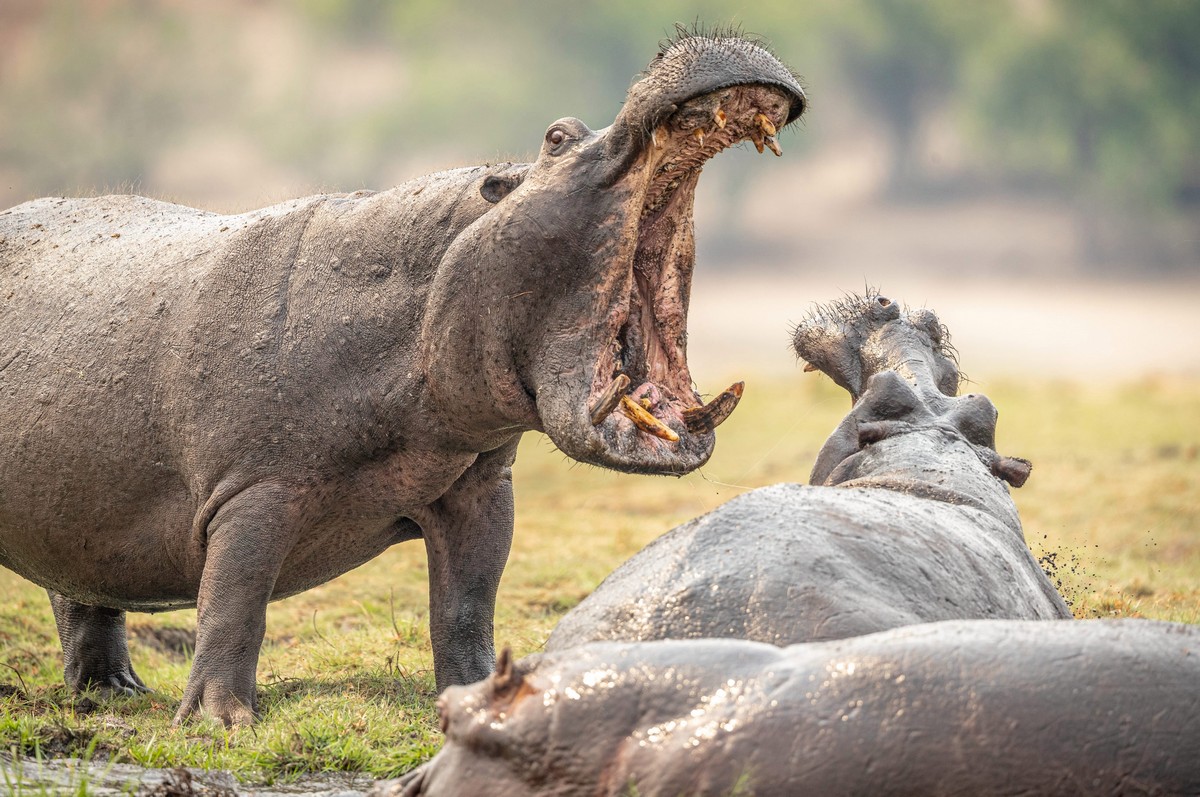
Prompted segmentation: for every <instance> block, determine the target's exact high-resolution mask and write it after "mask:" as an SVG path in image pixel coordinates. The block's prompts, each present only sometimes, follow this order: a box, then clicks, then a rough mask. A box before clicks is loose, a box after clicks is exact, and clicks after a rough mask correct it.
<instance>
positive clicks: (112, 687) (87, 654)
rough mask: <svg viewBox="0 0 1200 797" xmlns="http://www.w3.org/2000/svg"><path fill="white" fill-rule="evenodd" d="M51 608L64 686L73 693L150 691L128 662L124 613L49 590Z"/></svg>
mask: <svg viewBox="0 0 1200 797" xmlns="http://www.w3.org/2000/svg"><path fill="white" fill-rule="evenodd" d="M50 607H51V608H52V609H53V610H54V622H55V624H56V625H57V626H58V638H59V641H60V642H61V643H62V649H63V678H64V680H65V681H66V683H67V686H69V687H70V688H71V689H73V690H74V691H76V692H82V691H84V690H86V689H96V690H98V691H100V692H102V693H107V694H115V695H123V696H126V697H132V696H134V695H139V694H142V693H143V692H149V691H150V689H149V688H148V687H147V686H146V685H145V684H144V683H142V679H141V678H139V677H138V675H137V673H135V672H134V671H133V665H132V664H130V663H129V645H128V643H127V641H126V636H125V612H123V611H120V610H119V609H107V608H105V607H103V606H87V605H85V604H82V603H78V602H76V601H73V600H71V599H70V598H67V597H65V596H63V595H59V594H58V593H57V592H51V593H50Z"/></svg>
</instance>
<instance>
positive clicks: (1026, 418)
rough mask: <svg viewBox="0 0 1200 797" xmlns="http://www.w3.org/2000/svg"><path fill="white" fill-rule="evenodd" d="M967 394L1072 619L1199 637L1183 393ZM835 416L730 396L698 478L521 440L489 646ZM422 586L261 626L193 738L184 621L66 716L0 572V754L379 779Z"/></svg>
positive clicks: (394, 748) (417, 579)
mask: <svg viewBox="0 0 1200 797" xmlns="http://www.w3.org/2000/svg"><path fill="white" fill-rule="evenodd" d="M971 389H975V390H982V391H984V392H986V393H987V394H988V395H989V396H991V397H992V399H993V400H994V401H995V402H996V404H997V405H998V406H999V407H1000V409H1001V421H1000V430H999V448H1000V450H1001V452H1002V453H1005V454H1011V455H1016V456H1024V457H1027V458H1029V459H1031V460H1033V462H1034V472H1033V476H1032V477H1031V478H1030V480H1029V483H1028V484H1027V485H1026V486H1025V487H1024V488H1023V489H1021V490H1018V491H1015V497H1016V499H1017V503H1018V505H1019V507H1020V509H1021V513H1022V517H1023V520H1024V523H1025V532H1026V537H1027V538H1028V539H1029V541H1030V545H1031V547H1032V548H1033V549H1034V551H1035V553H1037V554H1038V555H1039V556H1040V557H1042V558H1043V561H1044V563H1045V566H1046V568H1047V569H1048V570H1049V571H1050V572H1051V574H1052V576H1053V577H1054V578H1055V579H1056V580H1057V581H1058V582H1059V583H1060V588H1061V590H1062V592H1063V593H1064V595H1066V596H1067V598H1068V599H1069V600H1070V601H1071V603H1072V605H1073V607H1074V610H1075V613H1076V615H1077V616H1079V617H1101V616H1103V617H1123V616H1134V617H1150V618H1159V619H1168V620H1177V621H1182V622H1189V623H1200V588H1198V586H1197V585H1200V533H1198V532H1200V522H1198V521H1200V455H1198V449H1200V382H1196V381H1172V380H1165V379H1159V380H1154V379H1151V380H1144V381H1140V382H1136V383H1131V384H1127V385H1124V386H1120V387H1112V388H1092V389H1090V388H1085V387H1083V386H1080V385H1076V384H1068V383H1054V382H1030V383H1025V382H1016V381H1011V382H1010V381H1001V382H996V383H991V384H980V385H975V386H972V388H971ZM847 407H848V399H847V398H846V396H845V394H844V393H842V392H841V391H840V390H838V389H837V388H835V387H833V386H832V385H830V383H829V382H828V380H825V379H823V378H821V377H818V376H816V375H807V376H804V375H801V374H799V373H797V374H796V376H795V378H792V379H786V380H779V381H771V380H750V381H749V386H748V388H747V391H746V396H745V399H744V400H743V402H742V407H740V408H739V410H738V412H737V413H735V414H734V416H733V417H732V418H731V419H730V420H729V421H728V423H727V424H726V425H725V426H724V427H722V429H721V433H720V434H719V438H720V440H719V443H718V447H717V453H716V455H715V456H714V457H713V460H712V462H711V463H710V464H709V465H708V466H706V467H705V468H704V469H703V470H702V471H701V472H700V473H696V474H692V475H690V476H688V477H685V478H682V479H669V478H650V477H634V476H624V475H619V474H614V473H610V472H606V471H601V470H598V469H595V468H590V467H586V466H582V465H577V464H574V463H571V462H570V461H568V460H567V459H566V458H565V457H564V456H562V455H561V454H559V453H558V452H557V451H555V450H554V449H553V447H552V446H551V445H550V444H549V442H548V441H547V440H546V439H545V438H543V437H540V436H535V435H530V436H528V437H527V439H526V440H525V442H524V444H523V447H522V450H521V454H520V456H519V458H518V463H517V473H516V489H517V503H518V507H517V532H516V538H515V541H514V545H513V551H512V556H511V559H510V563H509V566H508V569H507V571H506V573H505V576H504V580H503V582H502V584H501V587H500V598H499V608H498V612H497V631H496V635H497V641H498V643H499V644H502V645H503V644H507V645H511V646H512V648H513V650H514V652H515V653H516V654H517V655H524V654H527V653H531V652H533V651H536V650H537V649H538V648H539V647H540V646H541V644H542V643H543V641H544V640H545V638H546V637H547V635H548V634H549V632H550V630H551V628H553V626H554V624H555V622H556V621H557V619H558V618H559V617H560V616H561V615H562V614H563V613H564V612H565V611H567V610H568V609H570V608H571V607H572V606H574V605H575V604H576V603H578V602H579V600H580V599H582V598H583V597H584V596H585V595H587V594H588V592H590V591H591V590H592V589H593V588H594V587H595V585H596V584H597V583H599V581H600V580H601V579H602V578H603V577H604V576H605V575H606V574H607V573H609V572H610V571H611V570H612V569H613V568H614V567H616V566H617V565H618V564H619V563H620V562H621V561H623V560H624V559H625V558H627V557H628V556H630V555H631V554H633V553H635V552H636V551H638V550H639V549H640V548H642V547H643V546H644V545H645V544H647V543H648V542H649V541H650V540H652V539H653V538H655V537H656V536H658V535H659V534H661V533H662V532H664V531H666V530H667V529H669V528H671V527H672V526H674V525H676V524H678V523H680V522H682V521H684V520H686V519H688V518H691V517H694V516H696V515H698V514H700V513H702V512H705V511H707V510H709V509H711V508H713V507H714V506H716V505H718V504H720V503H722V502H724V501H726V500H728V499H730V498H732V497H734V496H735V495H737V494H739V493H741V492H743V491H745V490H747V489H751V488H754V487H758V486H762V485H766V484H772V483H775V482H780V481H804V480H805V479H806V477H807V474H808V470H809V468H810V466H811V464H812V462H813V460H814V458H815V456H816V452H817V449H818V448H819V447H820V445H821V443H822V442H823V440H824V438H825V436H826V435H827V434H828V432H829V431H830V430H831V429H832V428H833V427H834V425H835V424H836V423H837V421H838V420H839V419H840V418H841V417H842V415H843V414H844V413H845V411H846V409H847ZM426 575H427V573H426V567H425V562H424V551H423V549H422V547H421V546H420V545H419V544H418V543H409V544H406V545H401V546H397V547H396V548H394V549H393V550H391V551H388V552H387V553H386V554H385V555H383V556H381V557H379V558H378V559H376V560H375V561H373V562H371V563H369V564H367V565H365V566H364V567H362V568H359V569H358V570H356V571H354V572H353V573H350V574H347V575H346V576H343V577H342V578H339V579H337V580H335V581H333V582H331V583H329V584H326V585H324V586H322V587H319V588H317V589H314V590H311V591H309V592H307V593H304V594H302V595H299V596H296V597H294V598H291V599H288V600H286V601H282V602H279V603H275V604H272V605H271V607H270V611H269V614H268V621H267V622H268V630H267V641H266V644H265V645H264V647H263V651H262V657H261V660H260V663H259V672H258V678H259V684H260V686H259V688H260V702H261V708H262V709H263V712H264V718H263V720H262V722H260V723H259V724H258V725H256V726H255V727H253V728H248V729H242V730H238V731H234V732H227V731H226V730H225V729H224V728H223V727H221V726H220V725H219V724H217V723H215V722H212V721H198V722H193V723H190V724H188V725H185V726H184V727H181V728H173V727H171V725H170V720H171V716H172V714H173V712H174V710H175V708H176V706H177V703H178V700H179V697H180V695H181V693H182V691H183V687H184V683H185V681H186V678H187V672H188V666H189V658H188V656H189V653H190V651H189V650H188V645H189V642H190V635H189V632H190V628H191V627H192V625H193V623H194V618H195V614H194V612H191V611H181V612H172V613H166V614H160V615H131V616H130V618H129V626H130V632H131V637H132V639H131V641H130V649H131V651H132V656H133V663H134V667H135V668H136V669H137V671H138V673H139V674H140V675H141V676H142V677H143V679H144V680H145V681H146V682H147V683H149V684H151V685H152V686H153V687H154V688H155V689H156V690H157V691H156V692H155V693H154V694H152V695H147V696H143V697H139V698H133V699H128V700H125V699H112V700H102V699H101V698H100V697H99V696H96V695H84V696H74V695H71V694H68V693H67V691H66V689H65V688H64V687H63V686H62V680H61V678H62V675H61V666H62V664H61V654H60V651H59V647H58V642H57V638H56V636H55V632H54V622H53V617H52V615H51V612H50V607H49V603H48V601H47V599H46V596H45V593H44V592H43V591H42V590H40V589H39V588H37V587H35V586H34V585H32V584H30V583H28V582H26V581H24V580H22V579H20V578H19V577H17V576H16V575H13V574H11V573H9V572H8V571H0V594H3V595H4V596H6V597H5V599H4V601H3V604H2V605H0V750H9V751H16V752H19V753H22V754H25V755H30V756H38V755H40V756H45V757H53V756H76V757H93V756H94V757H99V758H109V759H110V760H114V761H118V762H130V763H137V764H143V765H148V766H159V767H167V766H177V765H186V766H193V767H201V768H220V769H227V770H230V771H232V772H234V773H235V774H236V775H237V776H238V777H239V778H241V779H243V780H245V781H249V782H259V783H273V782H279V781H287V780H291V779H295V778H298V777H301V776H303V775H306V774H308V773H317V772H336V771H362V772H369V773H371V774H373V775H375V776H377V777H390V776H395V775H397V774H399V773H401V772H404V771H407V770H408V769H410V768H411V767H412V766H414V765H416V764H418V763H420V762H422V761H424V760H426V759H428V758H429V757H430V756H431V755H433V753H434V752H436V750H437V748H438V746H439V745H440V742H441V734H440V733H439V732H438V728H437V719H436V716H435V712H434V699H435V697H436V696H435V694H434V685H433V675H432V658H431V655H430V651H429V643H428V631H427V624H426V615H427V611H426V607H425V603H426V600H427V593H426V586H425V580H426ZM31 793H32V792H31Z"/></svg>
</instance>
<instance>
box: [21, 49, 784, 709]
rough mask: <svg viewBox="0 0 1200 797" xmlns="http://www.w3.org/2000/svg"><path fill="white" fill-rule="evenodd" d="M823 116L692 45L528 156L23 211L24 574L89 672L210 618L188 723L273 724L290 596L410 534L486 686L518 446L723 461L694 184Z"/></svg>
mask: <svg viewBox="0 0 1200 797" xmlns="http://www.w3.org/2000/svg"><path fill="white" fill-rule="evenodd" d="M804 106H805V96H804V91H803V89H802V88H801V86H800V84H799V82H798V79H797V77H796V76H795V74H794V73H793V72H792V71H791V70H790V69H789V68H788V67H786V66H785V65H784V64H783V63H782V62H780V61H779V60H778V59H777V58H776V57H775V56H774V55H773V54H771V53H770V52H769V51H768V50H767V49H766V48H765V46H764V45H762V44H760V43H757V42H753V41H750V40H748V39H745V38H741V37H739V36H737V35H734V34H724V35H705V34H698V33H697V34H681V35H680V36H678V37H676V38H674V39H673V40H670V41H668V42H664V45H663V48H662V50H661V51H660V52H659V53H658V55H657V56H656V57H655V58H654V60H653V61H652V63H651V64H650V66H649V67H648V69H647V70H646V71H645V72H644V73H643V75H642V76H641V78H640V79H639V80H637V81H636V82H635V83H634V84H633V85H632V87H631V88H630V90H629V92H628V95H627V97H626V101H625V103H624V105H623V107H622V109H621V111H620V113H619V114H618V115H617V117H616V119H615V121H614V122H613V123H612V124H611V125H610V126H609V127H606V128H604V129H602V130H598V131H593V130H591V129H589V128H588V127H587V126H586V125H585V124H584V123H583V122H582V121H580V120H578V119H574V118H566V119H560V120H558V121H556V122H554V123H553V124H551V125H550V127H549V128H548V129H547V130H546V133H545V136H544V138H543V139H542V141H541V150H540V152H539V154H538V156H537V159H536V160H535V161H534V162H533V163H525V164H496V165H485V166H477V167H471V168H462V169H455V170H451V171H446V172H440V173H436V174H431V175H428V176H426V177H421V178H419V179H415V180H413V181H411V182H408V183H404V184H403V185H400V186H399V187H397V188H394V189H392V190H389V191H383V192H380V193H371V192H356V193H352V194H324V195H319V196H312V197H308V198H304V199H298V200H295V201H290V202H285V203H283V204H279V205H275V206H272V207H268V208H265V209H262V210H257V211H253V212H248V213H243V214H240V215H220V214H217V213H209V212H205V211H202V210H196V209H192V208H187V207H181V206H179V205H173V204H167V203H164V202H159V201H154V200H151V199H146V198H142V197H136V196H105V197H96V198H88V199H65V198H48V199H39V200H35V201H31V202H27V203H25V204H23V205H19V206H17V207H14V208H12V209H10V210H7V211H5V212H4V213H2V214H0V297H3V298H2V299H0V301H2V302H3V305H2V307H3V311H2V312H0V341H3V344H0V345H2V346H3V348H2V349H0V448H2V449H3V450H4V451H5V456H4V458H3V459H2V460H0V564H2V565H4V566H5V567H8V568H11V569H12V570H14V571H16V572H17V573H19V574H21V575H22V576H25V577H26V578H28V579H30V580H32V581H34V582H35V583H37V584H39V585H41V586H43V587H45V588H46V589H47V590H48V591H49V593H50V598H51V601H52V603H53V607H54V615H55V619H56V621H57V625H58V631H59V637H60V639H61V641H62V644H63V654H64V661H65V677H66V681H67V683H68V684H69V685H70V686H72V687H76V688H82V687H85V686H87V685H92V686H98V687H101V688H106V689H110V690H116V691H122V692H129V691H140V690H143V689H145V686H144V685H143V683H142V681H141V680H140V679H139V677H138V676H137V675H136V673H135V672H134V671H133V668H132V667H131V666H130V663H129V654H128V650H127V648H126V637H125V616H124V613H125V612H126V611H159V610H165V609H175V608H179V607H187V606H196V607H197V609H198V618H197V630H196V647H195V659H194V662H193V665H192V669H191V673H190V676H189V678H188V683H187V687H186V689H185V690H184V693H183V697H182V702H181V704H180V706H179V709H178V713H177V714H176V721H180V720H182V719H183V718H185V717H188V716H189V715H190V714H192V713H194V712H196V711H198V710H200V709H203V710H205V711H207V712H209V713H210V714H212V715H215V716H216V717H219V718H220V719H222V720H223V721H224V722H225V723H226V724H231V723H249V722H251V721H252V720H253V717H254V712H255V668H256V663H257V661H258V654H259V648H260V646H261V642H262V639H263V635H264V626H265V611H266V606H267V602H268V601H271V600H275V599H279V598H283V597H285V596H288V595H292V594H295V593H297V592H300V591H302V590H306V589H308V588H310V587H313V586H315V585H317V584H321V583H323V582H325V581H327V580H329V579H331V578H333V577H335V576H337V575H339V574H341V573H344V572H346V571H348V570H350V569H351V568H354V567H356V566H358V565H359V564H362V563H363V562H365V561H367V560H369V559H371V558H372V557H374V556H376V555H378V554H379V553H380V552H382V551H383V550H385V549H386V548H388V547H389V546H391V545H393V544H396V543H399V542H402V541H405V540H417V539H420V540H423V541H424V544H425V548H426V551H427V553H428V560H429V583H430V616H429V625H430V629H429V633H430V638H431V642H432V646H433V657H434V672H435V677H436V682H437V685H438V688H439V689H440V688H444V687H446V686H448V685H450V684H456V683H469V682H472V681H476V680H478V679H480V678H483V677H484V676H486V675H487V674H488V672H490V671H491V669H492V666H493V664H494V661H495V655H494V648H493V640H492V633H493V632H492V618H493V610H494V606H495V596H496V589H497V584H498V582H499V579H500V574H501V571H502V570H503V567H504V564H505V561H506V559H507V556H508V552H509V547H510V540H511V536H512V528H513V501H512V484H511V481H512V479H511V469H510V468H511V465H512V463H513V460H514V456H515V450H516V446H517V441H518V440H519V438H520V437H521V434H522V433H523V432H526V431H530V430H537V431H542V432H545V433H546V434H547V435H548V436H549V437H550V439H551V440H552V441H553V442H554V444H555V445H556V446H557V447H558V448H559V449H561V450H562V451H563V452H564V453H566V454H567V455H569V456H571V457H573V458H575V459H577V460H579V461H582V462H586V463H591V464H594V465H599V466H603V467H608V468H614V469H616V470H620V471H626V472H632V473H643V474H682V473H685V472H688V471H691V470H693V469H694V468H696V467H698V466H700V465H701V464H702V463H704V462H705V461H706V460H707V459H708V457H709V455H710V454H711V452H712V450H713V446H714V440H715V437H714V432H713V429H714V427H715V426H716V425H717V424H718V423H720V422H721V421H722V420H723V419H724V417H725V416H727V415H728V412H729V411H731V410H732V407H731V406H730V405H729V402H728V401H727V400H724V399H722V400H721V401H715V400H714V401H713V402H709V404H707V405H706V404H704V402H703V401H702V400H701V398H700V394H699V393H697V392H696V390H695V389H694V388H693V384H692V377H691V374H690V372H689V370H688V364H687V358H686V348H685V337H686V326H687V304H688V297H689V292H690V287H691V279H692V272H693V265H694V260H695V243H694V236H693V214H692V206H693V196H694V192H695V188H696V184H697V179H698V178H699V176H700V171H701V167H702V166H703V164H704V163H705V161H706V160H707V159H708V158H710V157H711V156H713V155H714V154H716V153H718V152H719V151H721V150H723V149H725V148H727V147H729V146H731V145H733V144H735V143H738V142H741V141H744V140H750V141H752V142H753V143H755V144H756V146H758V147H760V148H770V149H772V151H776V152H778V150H779V149H780V147H779V142H778V134H779V130H780V129H781V128H783V127H784V126H785V125H787V124H789V123H791V122H793V121H795V120H796V119H797V118H798V117H799V116H800V114H801V113H802V111H803V110H804ZM718 398H720V397H718Z"/></svg>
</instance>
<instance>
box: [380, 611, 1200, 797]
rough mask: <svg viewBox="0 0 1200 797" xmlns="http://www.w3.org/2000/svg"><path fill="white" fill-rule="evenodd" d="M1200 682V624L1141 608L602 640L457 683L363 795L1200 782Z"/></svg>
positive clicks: (1164, 791) (959, 790) (1194, 788)
mask: <svg viewBox="0 0 1200 797" xmlns="http://www.w3.org/2000/svg"><path fill="white" fill-rule="evenodd" d="M501 664H502V665H504V662H503V661H502V662H501ZM1197 683H1200V629H1198V628H1196V627H1195V626H1189V625H1180V624H1174V623H1162V622H1154V621H1148V620H1115V621H1105V620H1089V621H1079V622H1074V623H1044V622H1036V621H1011V620H994V621H993V620H969V621H968V620H955V621H947V622H940V623H930V624H926V625H917V626H908V627H905V628H897V629H893V630H891V631H885V632H881V633H877V634H869V635H867V636H861V637H854V638H851V639H843V640H837V641H831V642H813V643H806V644H801V645H793V646H791V647H787V648H777V647H774V646H771V645H765V644H762V643H757V642H747V641H743V640H731V639H703V640H667V641H658V642H637V643H619V642H600V643H593V644H589V645H584V646H581V647H578V648H574V649H571V650H564V651H559V652H556V653H547V654H543V655H538V656H531V657H529V658H527V659H525V660H523V661H521V662H518V663H516V664H512V665H504V666H502V667H501V668H500V670H499V671H498V672H497V673H495V674H493V675H492V676H491V677H490V678H489V679H488V680H486V681H482V682H480V683H478V684H474V685H472V686H469V687H455V688H453V689H449V690H447V691H446V692H445V693H444V694H443V695H442V697H441V699H440V700H439V711H440V713H441V717H442V727H443V729H444V730H445V733H446V744H445V746H444V747H443V748H442V750H441V752H439V753H438V754H437V756H435V757H434V758H433V759H432V761H430V762H429V763H428V764H426V765H425V766H423V767H421V768H419V769H417V770H415V771H414V772H413V773H410V774H409V775H408V776H406V777H405V778H402V779H401V780H399V781H390V782H382V783H380V784H377V787H376V790H375V791H374V792H372V794H373V795H375V796H376V797H384V796H385V795H386V796H387V797H395V796H396V795H404V797H415V795H426V796H427V797H439V796H440V795H461V794H485V793H486V794H489V795H492V796H493V797H509V796H510V795H511V796H512V797H516V795H522V796H523V797H524V796H526V795H528V796H530V797H538V796H539V795H545V796H546V797H549V796H550V795H554V797H572V796H573V795H581V796H582V795H588V797H595V796H596V795H612V796H613V797H615V796H616V795H628V794H641V795H680V794H686V795H693V796H694V797H705V796H708V795H711V796H712V797H727V795H730V794H752V795H754V796H755V797H791V795H800V794H820V795H843V794H846V795H849V794H912V795H1015V794H1055V795H1095V794H1158V795H1176V794H1197V793H1200V756H1197V755H1196V742H1197V740H1198V739H1200V689H1197V688H1196V685H1197Z"/></svg>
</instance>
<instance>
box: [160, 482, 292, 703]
mask: <svg viewBox="0 0 1200 797" xmlns="http://www.w3.org/2000/svg"><path fill="white" fill-rule="evenodd" d="M291 498H292V495H291V493H290V492H289V490H288V489H287V488H286V487H283V486H281V485H273V484H258V485H255V486H253V487H251V488H249V489H246V490H243V491H242V492H240V493H238V495H236V496H235V497H234V498H232V499H231V500H229V501H228V502H227V503H226V504H225V505H224V506H222V507H221V509H220V510H219V511H218V512H217V514H216V515H215V516H214V517H213V519H212V520H211V521H210V522H209V524H208V534H207V553H206V555H205V560H204V572H203V574H202V575H201V577H200V591H199V594H198V596H197V598H196V655H195V659H194V660H193V662H192V672H191V674H190V675H189V676H188V682H187V688H186V689H185V690H184V692H183V700H182V702H181V703H180V705H179V711H178V712H177V713H176V714H175V723H176V724H178V723H179V722H181V721H183V720H184V719H185V718H187V717H188V716H190V715H191V714H193V713H195V712H196V711H198V710H199V709H201V708H203V709H204V711H205V712H206V713H209V714H212V715H213V716H215V717H217V718H219V719H220V720H221V721H222V722H224V723H225V725H226V726H229V725H249V724H251V723H252V722H254V718H255V713H256V711H255V709H256V698H255V693H254V686H255V672H256V670H257V668H258V654H259V649H260V648H261V647H262V641H263V635H264V634H265V633H266V626H267V602H268V601H269V600H270V597H271V593H272V592H273V591H274V589H275V581H276V579H277V578H278V576H279V570H280V568H281V566H282V564H283V560H284V558H285V557H286V556H287V553H288V551H289V550H290V549H291V546H292V544H293V542H294V534H293V531H292V528H291V525H290V523H289V521H288V517H289V514H290V513H289V504H290V503H291Z"/></svg>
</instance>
